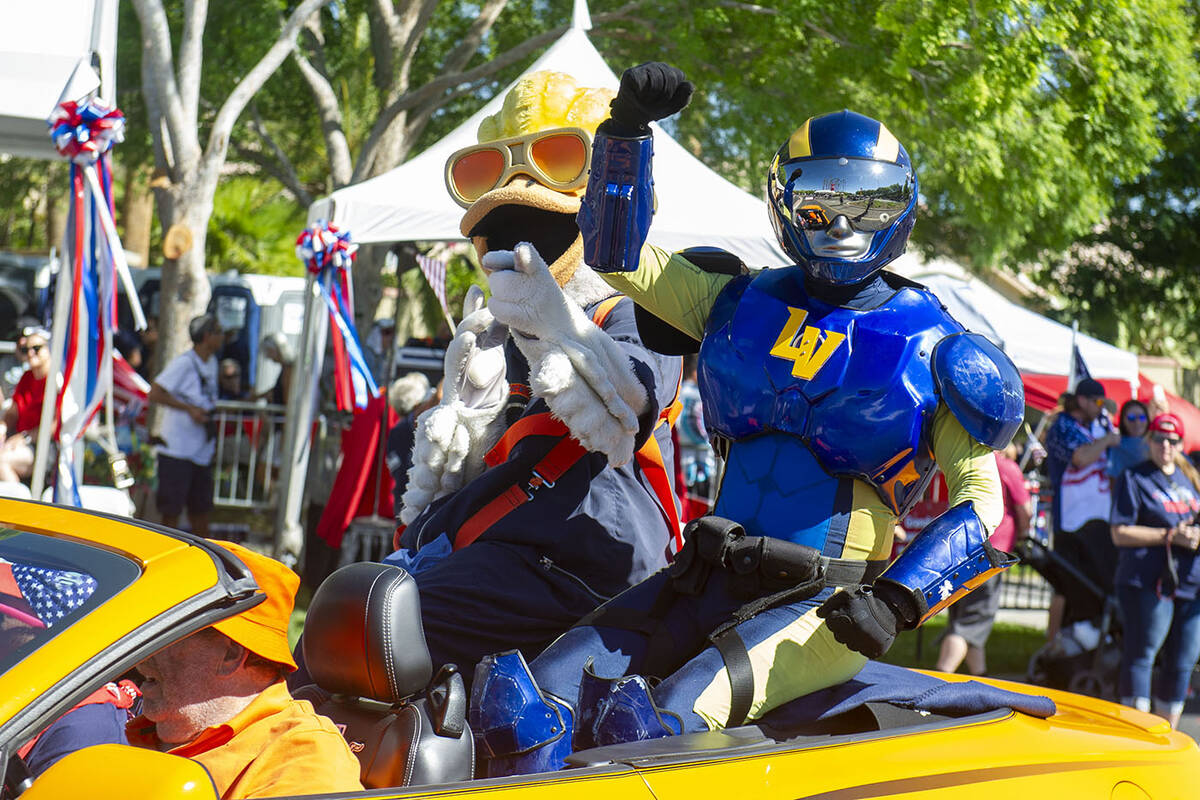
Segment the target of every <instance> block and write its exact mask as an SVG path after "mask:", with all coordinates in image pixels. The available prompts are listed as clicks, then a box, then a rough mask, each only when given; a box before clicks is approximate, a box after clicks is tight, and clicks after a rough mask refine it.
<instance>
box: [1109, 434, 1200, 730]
mask: <svg viewBox="0 0 1200 800" xmlns="http://www.w3.org/2000/svg"><path fill="white" fill-rule="evenodd" d="M1183 435H1184V430H1183V423H1182V422H1181V421H1180V419H1179V417H1177V416H1175V415H1174V414H1159V415H1158V416H1157V417H1155V418H1154V420H1153V421H1152V422H1151V423H1150V434H1149V445H1150V458H1149V459H1148V460H1146V461H1143V462H1142V463H1140V464H1137V465H1135V466H1133V467H1131V468H1130V469H1128V470H1126V472H1125V473H1124V474H1123V475H1121V476H1120V477H1119V478H1118V479H1117V484H1116V488H1115V490H1114V491H1113V508H1112V516H1111V523H1112V537H1113V542H1114V543H1115V544H1116V545H1117V551H1118V560H1117V575H1116V590H1117V600H1118V601H1119V602H1120V604H1121V611H1122V613H1123V615H1124V643H1123V649H1122V654H1121V673H1120V686H1119V689H1120V695H1121V702H1123V703H1124V704H1125V705H1129V706H1134V707H1135V708H1138V709H1140V710H1142V711H1150V710H1152V709H1153V711H1154V713H1156V714H1161V715H1162V716H1164V717H1166V718H1167V720H1168V721H1170V723H1171V727H1172V728H1175V727H1178V725H1179V717H1180V714H1181V713H1182V712H1183V703H1184V700H1185V699H1186V697H1187V690H1188V681H1189V679H1190V678H1191V675H1192V669H1193V668H1194V667H1195V666H1196V661H1197V660H1198V659H1200V559H1197V558H1196V548H1197V545H1200V527H1198V526H1197V525H1196V513H1197V512H1198V511H1200V475H1198V474H1197V473H1196V470H1195V468H1193V467H1192V465H1191V464H1190V463H1189V462H1188V460H1187V459H1186V458H1185V457H1184V455H1183ZM1160 650H1162V651H1163V659H1162V672H1161V674H1160V675H1159V682H1158V687H1157V689H1156V690H1153V689H1152V685H1151V677H1152V672H1153V669H1154V662H1155V659H1156V658H1157V657H1158V655H1159V651H1160Z"/></svg>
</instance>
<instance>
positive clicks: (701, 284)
mask: <svg viewBox="0 0 1200 800" xmlns="http://www.w3.org/2000/svg"><path fill="white" fill-rule="evenodd" d="M598 274H599V275H600V277H601V278H603V279H604V280H605V282H607V283H608V285H609V286H611V287H613V288H614V289H616V290H617V291H619V292H621V293H622V294H625V295H628V296H629V297H631V298H633V301H634V302H635V303H637V304H638V305H639V306H641V307H642V308H644V309H646V310H647V311H649V312H650V313H651V314H653V315H654V316H656V317H658V318H659V319H661V320H662V321H663V322H666V323H669V324H670V325H672V326H674V327H676V328H678V329H679V330H681V331H683V332H684V333H686V334H687V335H688V336H691V337H692V338H693V339H696V340H697V341H699V340H700V339H703V338H704V326H705V323H707V322H708V312H709V311H711V310H712V307H713V303H715V302H716V300H717V295H718V294H720V293H721V290H722V289H724V288H725V284H727V283H729V281H730V280H731V279H732V278H733V276H732V275H722V274H714V273H711V272H705V271H704V270H702V269H700V268H699V267H697V266H696V265H695V264H693V263H692V262H690V261H688V260H687V259H686V258H684V257H683V256H681V255H680V254H679V253H669V252H667V251H666V250H663V249H662V248H660V247H655V246H654V245H649V244H647V245H643V246H642V253H641V258H640V261H639V263H638V268H637V269H636V270H634V271H633V272H605V273H598Z"/></svg>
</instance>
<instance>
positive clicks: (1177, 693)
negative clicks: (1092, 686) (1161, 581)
mask: <svg viewBox="0 0 1200 800" xmlns="http://www.w3.org/2000/svg"><path fill="white" fill-rule="evenodd" d="M1117 600H1118V601H1119V602H1120V604H1121V611H1122V613H1123V614H1124V616H1125V634H1124V637H1125V641H1124V647H1123V648H1122V655H1121V675H1120V696H1121V697H1151V692H1150V683H1151V673H1152V672H1153V669H1154V659H1155V657H1156V656H1157V655H1158V652H1159V650H1160V649H1161V650H1162V651H1163V661H1162V675H1161V676H1160V681H1159V688H1158V692H1156V693H1155V696H1156V697H1157V699H1159V700H1161V701H1164V702H1167V703H1176V704H1179V703H1182V702H1183V701H1184V700H1185V699H1186V698H1187V690H1188V681H1189V680H1190V678H1191V675H1192V668H1193V667H1195V666H1196V661H1197V659H1200V599H1196V600H1183V599H1178V600H1176V599H1172V598H1170V597H1161V598H1160V597H1159V596H1158V595H1157V593H1156V592H1155V591H1154V590H1153V589H1139V588H1136V587H1133V586H1118V587H1117Z"/></svg>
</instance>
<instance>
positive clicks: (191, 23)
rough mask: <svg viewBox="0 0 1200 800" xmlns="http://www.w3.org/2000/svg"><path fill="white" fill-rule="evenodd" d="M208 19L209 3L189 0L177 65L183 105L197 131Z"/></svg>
mask: <svg viewBox="0 0 1200 800" xmlns="http://www.w3.org/2000/svg"><path fill="white" fill-rule="evenodd" d="M207 19H208V0H187V2H186V3H184V8H183V35H182V36H180V38H179V60H178V63H177V65H176V67H177V71H178V80H179V95H180V102H182V103H183V113H184V115H185V118H186V120H187V124H188V125H189V126H190V127H192V128H194V127H196V123H197V120H198V119H199V113H200V111H199V105H198V104H199V102H200V75H201V73H202V71H203V69H204V24H205V21H206V20H207Z"/></svg>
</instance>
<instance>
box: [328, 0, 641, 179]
mask: <svg viewBox="0 0 1200 800" xmlns="http://www.w3.org/2000/svg"><path fill="white" fill-rule="evenodd" d="M647 2H648V0H633V2H631V3H627V4H625V5H624V6H622V7H621V8H619V9H617V10H615V11H609V12H607V13H604V14H596V15H595V16H593V17H592V21H593V22H608V21H613V20H617V19H624V18H625V17H626V16H627V15H628V14H629V13H630V12H631V11H634V10H636V9H638V8H640V7H641V6H643V5H645V4H646V3H647ZM566 31H567V26H566V25H559V26H558V27H556V28H552V29H550V30H548V31H546V32H545V33H541V34H538V35H537V36H533V37H530V38H528V39H526V40H525V41H524V42H522V43H521V44H519V45H516V46H515V47H512V48H510V49H508V50H506V51H505V52H503V53H501V54H500V55H498V56H496V57H495V58H493V59H491V60H489V61H487V62H485V63H483V64H480V65H479V66H478V67H475V68H474V69H471V70H468V71H466V72H453V73H448V74H443V75H442V76H441V77H438V78H435V79H434V80H432V81H430V82H429V83H427V84H425V85H424V86H422V87H421V88H419V89H416V90H415V91H411V92H405V93H404V94H402V95H401V96H400V97H398V98H396V100H395V101H393V102H392V103H391V104H389V105H388V106H387V107H386V108H385V109H383V110H382V111H381V112H380V113H379V117H378V118H377V119H376V120H375V124H374V125H373V126H371V133H370V134H369V135H368V136H367V140H366V142H364V144H363V147H362V150H361V151H360V152H359V156H358V162H357V164H355V167H354V175H353V176H352V177H351V179H350V182H351V183H358V182H359V181H361V180H362V179H363V177H364V176H365V175H367V172H368V170H370V168H371V164H372V163H373V162H374V160H375V150H376V148H378V146H379V143H380V141H381V140H382V139H383V137H384V134H386V133H387V129H388V127H389V126H390V125H391V124H392V121H393V120H395V119H396V117H397V116H398V115H399V114H400V112H402V111H407V110H409V109H411V108H415V107H417V106H419V105H421V104H423V103H433V105H434V108H439V107H441V106H442V105H443V104H444V103H445V102H446V98H439V95H441V94H443V93H444V92H448V91H453V90H454V89H455V88H456V87H462V86H464V85H471V88H472V89H473V88H476V86H475V85H477V84H479V83H481V82H482V81H484V80H486V79H488V78H490V77H491V76H493V75H495V74H496V73H497V72H499V71H500V70H502V69H504V68H505V67H508V66H510V65H512V64H514V63H516V62H518V61H520V60H521V59H523V58H525V57H526V56H528V55H529V54H530V53H532V52H534V51H535V50H537V49H538V48H541V47H543V46H545V45H547V44H550V43H551V42H554V41H556V40H557V39H558V38H559V37H561V36H562V35H563V34H564V33H566Z"/></svg>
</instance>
